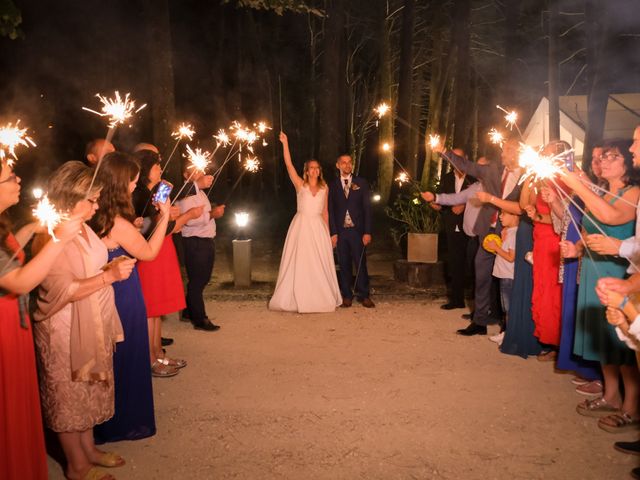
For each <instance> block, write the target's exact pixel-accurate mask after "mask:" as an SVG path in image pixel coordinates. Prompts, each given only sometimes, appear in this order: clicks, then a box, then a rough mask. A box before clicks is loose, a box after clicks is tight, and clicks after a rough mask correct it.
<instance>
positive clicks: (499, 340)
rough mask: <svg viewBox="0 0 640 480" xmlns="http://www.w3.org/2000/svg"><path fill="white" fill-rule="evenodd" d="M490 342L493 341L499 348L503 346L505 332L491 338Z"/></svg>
mask: <svg viewBox="0 0 640 480" xmlns="http://www.w3.org/2000/svg"><path fill="white" fill-rule="evenodd" d="M489 340H491V341H492V342H493V343H497V344H498V346H500V345H502V340H504V332H500V333H498V334H497V335H491V336H490V337H489Z"/></svg>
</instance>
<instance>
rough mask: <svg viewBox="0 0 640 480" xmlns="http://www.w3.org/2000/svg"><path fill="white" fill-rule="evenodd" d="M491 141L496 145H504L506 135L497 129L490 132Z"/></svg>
mask: <svg viewBox="0 0 640 480" xmlns="http://www.w3.org/2000/svg"><path fill="white" fill-rule="evenodd" d="M489 141H490V142H491V143H493V144H494V145H502V144H503V143H504V135H502V132H499V131H498V130H496V129H495V128H492V129H491V130H489Z"/></svg>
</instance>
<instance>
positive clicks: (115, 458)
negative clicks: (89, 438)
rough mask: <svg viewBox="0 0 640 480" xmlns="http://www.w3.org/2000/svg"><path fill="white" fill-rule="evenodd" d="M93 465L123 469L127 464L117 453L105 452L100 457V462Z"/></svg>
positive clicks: (97, 461)
mask: <svg viewBox="0 0 640 480" xmlns="http://www.w3.org/2000/svg"><path fill="white" fill-rule="evenodd" d="M93 463H94V465H99V466H101V467H107V468H114V467H121V466H122V465H124V464H125V463H126V462H125V461H124V458H122V457H121V456H120V455H118V454H117V453H115V452H103V453H102V454H100V456H99V457H98V460H96V461H95V462H93Z"/></svg>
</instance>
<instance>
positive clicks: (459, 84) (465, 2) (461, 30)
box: [452, 0, 473, 152]
mask: <svg viewBox="0 0 640 480" xmlns="http://www.w3.org/2000/svg"><path fill="white" fill-rule="evenodd" d="M455 18H456V20H455V29H454V41H455V45H456V52H457V55H456V59H457V60H456V74H455V109H454V115H453V123H454V129H453V144H452V146H455V147H460V148H463V149H464V150H465V151H466V152H468V151H469V125H470V123H471V122H470V116H471V109H472V108H473V103H472V101H471V100H472V97H471V95H470V77H471V55H470V52H469V45H470V42H471V38H470V31H471V0H459V1H458V2H456V17H455Z"/></svg>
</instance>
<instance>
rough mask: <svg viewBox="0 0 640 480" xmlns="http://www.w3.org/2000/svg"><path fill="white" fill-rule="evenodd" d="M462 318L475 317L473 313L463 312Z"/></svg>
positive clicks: (469, 318)
mask: <svg viewBox="0 0 640 480" xmlns="http://www.w3.org/2000/svg"><path fill="white" fill-rule="evenodd" d="M460 318H461V319H463V320H471V319H472V318H473V313H463V314H462V315H460Z"/></svg>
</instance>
